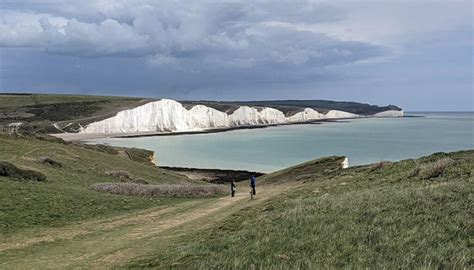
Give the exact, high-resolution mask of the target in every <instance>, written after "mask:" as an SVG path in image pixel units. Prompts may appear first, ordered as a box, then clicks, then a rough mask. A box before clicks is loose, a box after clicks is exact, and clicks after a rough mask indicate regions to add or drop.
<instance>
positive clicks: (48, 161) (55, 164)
mask: <svg viewBox="0 0 474 270" xmlns="http://www.w3.org/2000/svg"><path fill="white" fill-rule="evenodd" d="M38 162H39V163H43V164H47V165H50V166H53V167H58V168H61V167H62V164H61V162H59V161H56V160H54V159H51V158H48V157H40V158H39V159H38Z"/></svg>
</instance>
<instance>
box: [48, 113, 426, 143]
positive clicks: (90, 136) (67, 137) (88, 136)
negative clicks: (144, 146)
mask: <svg viewBox="0 0 474 270" xmlns="http://www.w3.org/2000/svg"><path fill="white" fill-rule="evenodd" d="M404 117H406V118H412V117H424V116H417V115H404V116H402V117H370V116H363V117H354V118H332V119H316V120H310V121H305V122H292V123H280V124H267V125H252V126H234V127H226V128H213V129H205V130H196V131H175V132H155V131H149V132H137V133H110V134H105V133H52V134H49V135H51V136H54V137H57V138H60V139H62V140H64V141H68V142H71V141H85V140H94V139H105V138H139V137H160V136H181V135H198V134H211V133H221V132H227V131H233V130H242V129H260V128H268V127H276V126H290V125H320V124H323V123H344V122H348V121H350V120H354V119H368V118H377V119H383V118H390V119H391V118H404Z"/></svg>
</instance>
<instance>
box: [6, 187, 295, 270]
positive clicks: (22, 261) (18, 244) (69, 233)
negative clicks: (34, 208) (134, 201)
mask: <svg viewBox="0 0 474 270" xmlns="http://www.w3.org/2000/svg"><path fill="white" fill-rule="evenodd" d="M287 189H288V187H286V186H267V187H264V188H260V189H259V190H258V192H259V193H258V196H257V197H256V198H255V199H254V200H250V199H249V195H248V193H246V192H244V191H247V188H241V189H240V190H239V191H240V192H238V193H237V196H236V197H235V198H230V197H223V198H210V199H204V200H203V199H200V200H196V201H188V202H183V203H179V204H176V205H172V206H168V207H159V208H155V209H148V210H145V211H141V212H138V213H133V214H128V215H123V216H119V217H114V218H110V219H104V220H98V221H93V222H88V223H83V224H78V225H73V226H67V227H63V228H58V229H47V230H44V231H42V232H41V233H32V234H28V233H27V234H22V235H21V236H13V237H11V238H9V239H6V241H3V240H2V243H0V268H3V267H5V268H9V269H12V268H14V269H19V268H21V269H25V268H28V269H31V268H35V269H38V268H74V267H80V268H84V267H87V268H104V267H111V266H113V265H121V264H123V263H126V262H127V261H129V260H131V259H133V258H136V257H138V256H140V255H144V254H146V253H148V252H150V251H151V249H152V248H153V246H154V245H156V243H160V244H161V243H163V244H164V245H165V244H167V243H168V244H169V242H170V241H172V236H173V235H179V234H184V233H186V232H188V231H189V230H196V229H201V228H206V227H207V226H212V225H213V224H215V223H216V222H219V220H222V219H223V218H225V217H226V216H228V215H230V214H232V213H234V212H236V211H238V210H240V209H242V208H244V207H248V206H251V205H254V204H258V203H261V202H263V201H265V200H267V199H269V198H271V197H273V196H275V195H277V194H280V193H281V192H283V191H285V190H287ZM2 253H3V255H2Z"/></svg>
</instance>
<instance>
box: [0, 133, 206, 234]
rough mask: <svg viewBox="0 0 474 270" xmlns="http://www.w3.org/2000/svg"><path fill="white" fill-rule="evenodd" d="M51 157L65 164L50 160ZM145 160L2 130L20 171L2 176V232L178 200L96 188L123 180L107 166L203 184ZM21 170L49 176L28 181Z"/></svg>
mask: <svg viewBox="0 0 474 270" xmlns="http://www.w3.org/2000/svg"><path fill="white" fill-rule="evenodd" d="M137 152H138V151H137ZM46 158H47V159H50V160H53V161H54V162H57V163H59V164H61V166H52V165H51V163H50V162H49V163H48V162H44V160H45V159H46ZM142 159H143V158H142ZM142 159H138V161H132V160H130V159H128V158H125V157H121V156H119V155H114V154H110V153H107V152H102V151H97V150H94V149H88V148H84V147H83V146H81V145H75V144H63V143H58V142H52V141H45V140H41V139H38V138H34V137H7V136H3V135H0V161H3V162H7V163H6V164H10V165H12V166H13V167H14V168H15V169H16V171H17V172H20V173H13V174H12V175H10V176H0V234H10V233H13V232H16V231H19V230H21V229H26V228H40V227H48V226H62V225H64V224H68V223H71V222H74V221H79V220H84V219H91V218H96V217H99V216H110V215H116V214H123V213H125V212H130V211H135V210H139V209H145V208H149V207H154V206H157V205H161V204H167V203H170V202H173V201H176V200H175V199H173V198H138V197H130V196H118V195H111V194H104V193H99V192H96V191H93V190H91V189H90V186H91V185H93V184H97V183H103V182H112V183H113V182H120V181H121V179H119V178H118V177H114V176H110V175H107V173H106V172H107V171H126V172H127V173H128V174H130V175H131V177H133V179H141V180H143V181H146V182H147V183H149V184H195V183H200V184H202V183H201V182H199V181H192V180H189V179H188V178H186V177H185V176H182V175H180V174H177V173H174V172H171V171H167V170H163V169H160V168H157V167H155V166H152V165H150V164H149V163H148V164H147V163H146V162H144V161H143V160H142ZM10 171H12V170H10ZM12 172H13V171H12ZM21 172H39V173H41V174H42V175H44V176H45V178H46V179H45V180H44V179H42V180H44V181H41V182H37V181H19V180H23V179H20V178H21V177H20V176H21V175H22V174H21ZM30 174H31V173H30ZM26 178H28V177H26ZM26 178H25V179H26Z"/></svg>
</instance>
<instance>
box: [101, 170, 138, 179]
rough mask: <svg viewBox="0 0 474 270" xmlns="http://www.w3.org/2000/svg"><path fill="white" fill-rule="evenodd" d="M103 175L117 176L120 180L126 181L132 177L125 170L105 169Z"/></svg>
mask: <svg viewBox="0 0 474 270" xmlns="http://www.w3.org/2000/svg"><path fill="white" fill-rule="evenodd" d="M105 175H107V176H112V177H117V178H119V179H120V181H126V180H131V179H132V177H131V176H130V173H129V172H127V171H105Z"/></svg>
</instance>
